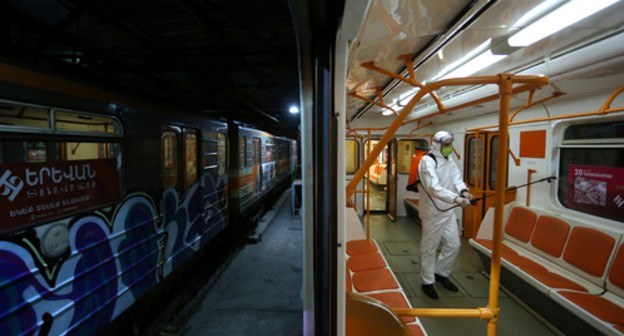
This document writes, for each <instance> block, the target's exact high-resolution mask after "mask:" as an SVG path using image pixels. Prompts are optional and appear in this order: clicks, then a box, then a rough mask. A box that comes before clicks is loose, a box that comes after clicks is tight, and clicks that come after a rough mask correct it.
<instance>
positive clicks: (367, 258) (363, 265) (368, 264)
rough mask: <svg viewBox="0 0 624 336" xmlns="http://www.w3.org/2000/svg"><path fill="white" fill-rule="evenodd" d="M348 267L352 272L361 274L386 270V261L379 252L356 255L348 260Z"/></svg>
mask: <svg viewBox="0 0 624 336" xmlns="http://www.w3.org/2000/svg"><path fill="white" fill-rule="evenodd" d="M347 266H348V267H349V269H351V271H352V272H361V271H366V270H371V269H375V268H385V267H387V266H388V265H386V261H385V260H384V258H383V257H382V256H381V253H379V252H373V253H365V254H358V255H354V256H352V257H350V258H349V260H347Z"/></svg>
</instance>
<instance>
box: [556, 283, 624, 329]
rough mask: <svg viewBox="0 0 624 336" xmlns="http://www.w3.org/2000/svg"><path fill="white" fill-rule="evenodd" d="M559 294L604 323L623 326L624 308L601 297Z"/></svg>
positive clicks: (582, 294) (583, 294) (572, 293)
mask: <svg viewBox="0 0 624 336" xmlns="http://www.w3.org/2000/svg"><path fill="white" fill-rule="evenodd" d="M559 294H561V296H563V297H565V298H566V299H568V300H570V301H572V302H574V303H575V304H576V305H578V306H579V307H581V308H583V309H584V310H586V311H587V312H589V313H590V314H592V315H594V316H596V317H597V318H599V319H601V320H603V321H605V322H608V323H612V324H615V325H619V326H624V308H622V307H620V306H618V305H616V304H615V303H613V302H611V301H609V300H607V299H605V298H603V297H601V296H598V295H592V294H588V293H577V292H567V291H562V292H559Z"/></svg>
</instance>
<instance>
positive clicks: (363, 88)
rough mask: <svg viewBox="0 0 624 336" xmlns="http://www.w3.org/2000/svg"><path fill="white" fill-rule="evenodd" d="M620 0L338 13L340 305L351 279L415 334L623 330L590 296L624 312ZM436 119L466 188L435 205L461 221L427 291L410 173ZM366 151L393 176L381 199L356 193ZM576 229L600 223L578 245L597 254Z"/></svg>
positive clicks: (370, 163) (369, 169) (427, 4)
mask: <svg viewBox="0 0 624 336" xmlns="http://www.w3.org/2000/svg"><path fill="white" fill-rule="evenodd" d="M349 4H352V5H354V6H355V4H353V3H350V2H347V6H348V5H349ZM623 6H624V4H623V3H622V2H618V1H601V2H599V3H590V2H583V1H519V2H510V1H498V2H489V1H453V2H452V3H449V2H444V3H441V2H436V1H422V2H418V3H413V2H399V3H395V2H390V1H382V0H381V1H370V2H369V3H368V4H367V5H366V6H364V5H362V6H361V7H359V8H360V11H362V12H364V13H365V14H364V15H363V16H362V17H360V16H357V15H354V16H353V19H354V21H353V22H352V24H353V26H348V25H347V23H345V25H344V29H345V31H348V32H350V33H351V34H352V35H349V36H348V37H345V38H344V45H345V50H344V52H345V54H346V55H347V57H346V59H345V61H344V63H343V66H344V68H343V69H344V73H345V78H344V81H343V83H344V85H345V88H346V90H345V96H344V98H343V100H341V101H340V103H339V104H338V106H339V107H338V109H341V108H344V109H345V110H346V111H347V113H346V116H345V118H344V123H343V125H344V128H345V131H344V135H343V137H344V141H345V143H346V146H345V147H344V151H345V157H346V158H347V162H346V164H345V166H339V167H341V168H343V167H344V168H345V169H344V171H345V182H344V187H345V189H346V198H347V208H346V209H345V221H346V222H347V229H346V233H345V242H346V246H347V248H346V253H345V264H346V268H345V279H346V288H347V289H346V292H347V293H348V294H347V295H348V296H347V300H346V301H347V303H346V315H347V320H348V319H349V317H350V314H351V312H352V313H353V315H354V317H353V319H354V320H357V319H358V318H361V316H359V315H358V314H359V312H358V310H355V309H352V308H350V304H351V303H350V300H354V299H353V298H351V297H350V295H351V294H349V293H353V292H355V293H360V294H361V293H363V294H365V295H367V296H372V297H375V298H377V299H379V300H381V301H382V302H384V303H386V304H387V305H389V306H390V307H393V308H394V312H395V313H397V314H398V316H401V317H402V318H403V320H404V321H405V322H406V325H407V326H408V327H409V329H410V330H411V333H412V334H415V335H420V334H429V335H437V334H470V335H473V334H474V335H482V334H486V333H487V334H488V335H492V334H495V333H496V331H498V332H499V334H515V333H516V332H520V333H521V334H535V335H559V334H565V335H583V334H607V335H621V333H622V332H623V327H622V324H621V323H622V321H621V320H620V319H619V318H616V317H615V316H614V315H610V314H607V313H606V311H604V310H603V309H613V314H615V312H624V310H623V309H624V301H623V300H622V296H621V290H622V287H621V283H620V284H619V285H618V284H617V283H618V280H615V279H617V278H619V277H620V276H621V275H617V274H621V271H619V270H616V269H613V267H614V266H615V267H617V264H618V263H619V261H620V260H621V256H619V254H621V252H618V251H620V250H621V248H620V247H619V246H620V245H621V243H622V239H623V233H624V226H623V225H624V224H623V222H622V221H623V219H624V214H623V213H622V208H621V204H622V202H621V201H620V200H621V199H622V196H621V189H618V188H622V184H621V183H622V182H621V180H622V173H623V172H624V171H623V170H622V167H623V163H624V162H623V161H622V160H623V158H624V152H623V147H622V146H623V145H624V142H623V141H624V138H623V137H624V133H623V130H624V129H623V128H622V125H623V120H624V119H622V115H621V114H620V113H619V112H622V111H624V107H623V105H624V95H622V94H621V93H622V92H623V91H624V87H623V86H622V85H624V82H623V81H622V80H623V78H624V73H623V70H622V69H624V68H623V67H622V65H623V64H624V50H622V48H621V44H620V40H621V39H622V36H623V35H622V24H623V21H622V16H621V13H622V12H623V11H624V7H623ZM354 8H358V7H354ZM354 11H356V12H357V10H354ZM432 13H435V15H431V14H432ZM571 13H574V14H571ZM347 17H348V16H347ZM360 19H361V21H359V20H360ZM349 29H351V30H349ZM345 35H348V34H345ZM499 74H504V75H499ZM504 81H506V82H507V83H506V84H503V82H504ZM339 82H340V81H339ZM505 85H507V86H505ZM440 130H445V131H448V132H450V133H452V135H453V137H454V142H453V154H452V158H453V160H454V161H455V162H456V163H457V165H458V166H459V167H460V169H461V171H462V173H463V179H464V182H465V184H466V185H467V187H468V190H469V193H470V194H472V195H474V197H475V198H476V199H478V200H479V201H478V202H475V204H474V205H472V206H470V207H467V208H465V209H461V208H459V207H455V209H452V210H451V211H455V212H456V214H457V218H458V222H457V225H458V227H459V229H460V232H461V236H462V238H461V240H462V247H461V253H460V257H459V259H458V262H457V264H456V265H455V267H454V269H453V272H452V277H453V281H455V282H457V283H459V287H460V290H459V292H451V291H448V290H444V289H443V288H442V287H438V294H440V296H441V298H440V300H433V299H431V298H429V297H427V295H425V293H423V291H422V290H421V288H420V284H421V279H420V277H419V276H418V275H419V273H418V272H419V270H420V267H421V265H420V259H419V253H420V251H419V248H418V247H419V245H420V244H421V241H420V238H421V228H422V226H421V225H422V223H421V220H420V218H419V215H418V212H419V200H422V197H426V196H425V195H424V193H423V192H422V189H420V190H418V191H417V190H415V189H412V188H409V187H408V186H410V185H412V183H413V182H415V181H416V179H417V176H416V174H417V171H418V169H417V166H418V162H419V161H420V160H421V159H422V157H423V155H425V154H426V153H427V152H428V151H429V150H430V148H431V146H432V140H433V135H434V134H435V133H436V132H438V131H440ZM369 142H370V143H371V144H374V147H373V148H372V149H371V148H369V147H367V146H366V144H367V143H369ZM500 143H506V144H507V145H505V146H501V145H500ZM369 156H370V157H372V158H374V160H373V159H372V158H371V159H369ZM380 156H381V157H383V158H385V159H387V160H385V161H384V162H385V163H386V185H387V186H389V185H390V184H391V183H392V182H391V181H390V179H391V178H392V179H394V181H395V182H394V184H395V185H396V187H395V189H394V190H392V191H391V189H390V188H387V189H386V195H385V196H386V198H387V200H392V199H396V201H395V202H394V203H395V204H396V205H395V206H396V208H393V207H392V206H387V207H386V208H385V209H384V210H383V211H381V214H380V212H379V211H378V212H375V211H374V210H376V208H375V209H372V208H371V209H370V210H373V211H369V207H368V206H367V205H368V204H369V199H371V201H370V204H374V203H373V201H372V199H374V197H376V196H377V195H378V191H379V188H378V186H379V183H376V182H377V181H378V176H380V175H379V171H378V167H379V163H380V161H381V160H380ZM351 158H361V159H360V160H359V161H356V160H352V159H351ZM353 161H355V162H353ZM502 161H505V162H504V163H505V164H504V165H503V164H501V163H502ZM412 162H414V163H412ZM414 165H415V166H414ZM394 172H396V174H395V173H394ZM410 173H411V174H410ZM391 176H392V177H391ZM588 180H591V181H588ZM391 193H392V194H391ZM599 195H600V196H599ZM386 204H387V205H389V204H391V202H390V201H388V202H386ZM395 211H396V213H393V212H395ZM351 212H355V213H356V214H357V215H353V214H351ZM525 212H526V213H525ZM358 219H359V220H358ZM351 221H353V222H356V224H349V222H351ZM349 225H354V227H355V228H356V229H355V230H353V229H349ZM360 227H361V228H362V230H358V228H360ZM354 231H356V232H357V233H353V232H354ZM575 231H576V232H575ZM499 236H502V244H501V245H500V246H497V247H494V246H493V241H496V240H497V237H499ZM590 236H591V237H594V238H590ZM598 237H600V238H598ZM589 241H603V243H600V245H601V246H604V249H603V250H602V251H601V252H598V251H596V254H595V256H594V257H591V258H596V259H595V260H596V262H597V263H598V264H599V266H598V265H596V264H594V262H591V264H592V265H591V266H590V263H585V262H586V260H584V258H585V257H581V255H583V256H588V255H589V254H590V252H589V250H588V249H587V248H588V247H587V246H586V245H585V244H589ZM495 249H496V252H494V250H495ZM377 253H381V254H382V259H383V260H381V261H380V260H378V259H379V256H378V255H377ZM618 253H619V254H618ZM591 254H592V255H593V253H591ZM501 256H502V257H501ZM497 258H500V261H497V260H495V259H497ZM588 258H590V257H588ZM388 267H389V268H388ZM388 270H390V271H388ZM388 272H390V273H388ZM492 283H495V285H494V286H496V287H492V286H493V285H492ZM499 283H500V285H499ZM437 286H439V285H437ZM498 286H500V290H499V287H498ZM581 292H582V293H581ZM617 293H620V294H617ZM390 294H392V295H396V296H398V298H391V297H390V296H391V295H390ZM598 305H604V306H603V307H609V308H598ZM411 307H413V309H411V310H410V309H409V308H411ZM479 307H487V308H485V310H483V309H484V308H479ZM493 307H500V311H499V310H498V309H499V308H493ZM427 308H433V309H427ZM443 308H444V309H443ZM488 309H490V312H487V310H488ZM350 311H351V312H350ZM499 313H500V314H499ZM380 314H381V315H383V313H380ZM408 316H409V317H410V318H411V317H417V320H416V322H414V320H413V319H412V320H408ZM441 316H445V317H441ZM468 317H472V319H471V318H468ZM479 319H481V320H485V322H483V321H480V320H479ZM360 322H361V324H358V323H353V324H351V325H349V324H347V327H346V329H347V334H353V335H355V334H357V332H354V333H351V331H354V330H359V329H357V328H361V327H362V325H364V326H365V325H366V324H367V323H366V319H365V318H363V319H362V320H361V321H360ZM414 324H418V327H415V326H414ZM364 329H366V327H364ZM415 329H418V331H414V330H415ZM350 330H351V331H350ZM520 330H521V331H520ZM407 334H409V332H407Z"/></svg>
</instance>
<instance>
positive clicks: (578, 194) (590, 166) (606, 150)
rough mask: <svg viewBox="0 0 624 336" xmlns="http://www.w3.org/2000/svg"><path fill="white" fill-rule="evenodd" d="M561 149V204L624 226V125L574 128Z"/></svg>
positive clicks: (568, 132)
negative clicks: (622, 223) (623, 211)
mask: <svg viewBox="0 0 624 336" xmlns="http://www.w3.org/2000/svg"><path fill="white" fill-rule="evenodd" d="M559 147H560V158H561V160H560V162H559V176H558V181H559V183H558V187H557V188H558V190H557V197H558V199H559V202H560V203H561V204H562V205H563V206H564V207H566V208H569V209H573V210H577V211H580V212H584V213H588V214H592V215H595V216H599V217H603V218H609V219H613V220H616V221H620V222H624V218H623V217H622V208H623V207H624V197H622V192H621V191H622V189H624V182H622V181H624V168H623V167H624V121H617V122H608V123H594V124H578V125H571V126H569V127H568V128H567V129H566V130H565V133H564V136H563V140H562V142H561V144H560V146H559Z"/></svg>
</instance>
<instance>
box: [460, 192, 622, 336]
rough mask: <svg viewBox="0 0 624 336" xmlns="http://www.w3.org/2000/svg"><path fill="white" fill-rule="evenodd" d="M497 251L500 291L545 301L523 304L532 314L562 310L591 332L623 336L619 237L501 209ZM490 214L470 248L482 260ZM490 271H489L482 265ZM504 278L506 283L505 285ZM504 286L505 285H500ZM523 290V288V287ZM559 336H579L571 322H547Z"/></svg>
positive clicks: (487, 253)
mask: <svg viewBox="0 0 624 336" xmlns="http://www.w3.org/2000/svg"><path fill="white" fill-rule="evenodd" d="M504 218H505V225H504V230H503V241H502V246H501V266H502V268H503V269H502V277H501V281H502V282H503V285H505V286H507V285H509V286H511V287H513V288H511V289H512V291H513V289H514V288H515V289H516V290H518V291H525V289H526V288H527V286H526V285H528V288H529V289H526V291H525V293H515V294H516V295H518V296H519V297H521V298H522V299H523V300H524V299H525V297H526V296H527V295H522V294H527V293H530V292H533V294H537V295H540V297H542V298H545V299H548V300H549V301H550V302H548V303H546V302H540V301H539V299H531V298H527V300H528V301H531V302H533V303H535V306H532V308H533V309H535V310H536V311H538V312H539V313H545V314H547V315H548V314H550V316H549V317H548V319H549V321H550V320H551V318H552V319H565V318H561V317H560V318H557V316H559V315H558V313H555V312H551V311H550V310H552V309H549V308H544V307H551V308H552V307H557V306H559V307H563V308H565V309H566V310H567V312H568V313H569V315H570V316H572V317H573V318H574V317H576V318H577V319H581V320H582V321H584V322H585V323H584V324H587V325H588V326H589V328H591V329H593V330H594V331H598V332H600V333H603V334H607V335H624V251H622V250H623V248H622V244H624V243H623V242H622V240H623V237H622V233H621V232H618V231H616V230H615V229H610V228H606V227H604V228H603V227H599V226H597V225H588V224H587V223H583V222H580V221H579V220H577V219H573V218H562V217H559V216H554V215H552V214H549V213H547V212H544V211H541V210H536V209H530V208H526V207H522V206H518V205H515V204H511V205H509V206H507V207H506V208H505V216H504ZM492 227H493V209H490V211H488V214H487V215H486V217H485V218H484V220H483V223H482V225H481V227H480V229H479V232H478V234H477V237H476V238H475V239H471V240H470V245H471V246H472V247H473V248H474V249H475V250H477V251H478V252H479V253H480V254H481V255H482V256H484V257H486V258H482V259H483V260H486V261H489V258H490V257H491V253H492V245H493V243H492V240H491V237H492V234H491V232H492ZM484 266H486V268H488V269H489V265H484ZM505 278H508V279H505ZM506 280H508V282H509V284H507V283H505V282H506ZM522 284H524V285H522ZM550 322H551V323H553V324H554V325H555V326H557V327H559V328H560V329H562V331H564V332H566V334H568V333H572V334H582V333H585V331H581V329H579V328H577V327H574V325H575V324H574V323H569V322H570V321H569V320H568V321H562V322H563V323H561V324H558V323H557V321H550Z"/></svg>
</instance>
